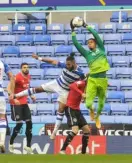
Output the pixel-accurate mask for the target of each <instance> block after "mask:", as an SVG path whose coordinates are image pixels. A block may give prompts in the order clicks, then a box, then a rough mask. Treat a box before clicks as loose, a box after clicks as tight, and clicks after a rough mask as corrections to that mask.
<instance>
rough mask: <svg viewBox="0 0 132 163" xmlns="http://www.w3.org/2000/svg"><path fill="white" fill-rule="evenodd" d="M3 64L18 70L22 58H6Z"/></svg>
mask: <svg viewBox="0 0 132 163" xmlns="http://www.w3.org/2000/svg"><path fill="white" fill-rule="evenodd" d="M5 63H6V64H8V65H9V66H10V68H20V65H21V64H22V58H16V57H15V58H14V57H11V58H6V59H5Z"/></svg>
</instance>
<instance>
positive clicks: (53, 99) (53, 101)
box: [51, 93, 58, 103]
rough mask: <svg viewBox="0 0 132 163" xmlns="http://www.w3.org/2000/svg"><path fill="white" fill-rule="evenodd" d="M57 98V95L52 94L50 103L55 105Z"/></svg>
mask: <svg viewBox="0 0 132 163" xmlns="http://www.w3.org/2000/svg"><path fill="white" fill-rule="evenodd" d="M57 98H58V94H57V93H52V95H51V102H52V103H56V102H57Z"/></svg>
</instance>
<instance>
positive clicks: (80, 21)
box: [72, 17, 83, 27]
mask: <svg viewBox="0 0 132 163" xmlns="http://www.w3.org/2000/svg"><path fill="white" fill-rule="evenodd" d="M72 25H73V26H74V27H81V26H82V25H83V19H82V18H80V17H75V18H73V20H72Z"/></svg>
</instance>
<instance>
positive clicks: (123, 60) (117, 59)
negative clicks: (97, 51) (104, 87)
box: [112, 56, 130, 67]
mask: <svg viewBox="0 0 132 163" xmlns="http://www.w3.org/2000/svg"><path fill="white" fill-rule="evenodd" d="M129 65H130V61H129V57H128V56H112V66H113V67H129Z"/></svg>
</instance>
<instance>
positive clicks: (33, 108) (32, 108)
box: [28, 104, 37, 116]
mask: <svg viewBox="0 0 132 163" xmlns="http://www.w3.org/2000/svg"><path fill="white" fill-rule="evenodd" d="M28 106H29V108H30V111H31V115H33V116H35V115H37V105H36V104H28Z"/></svg>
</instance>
